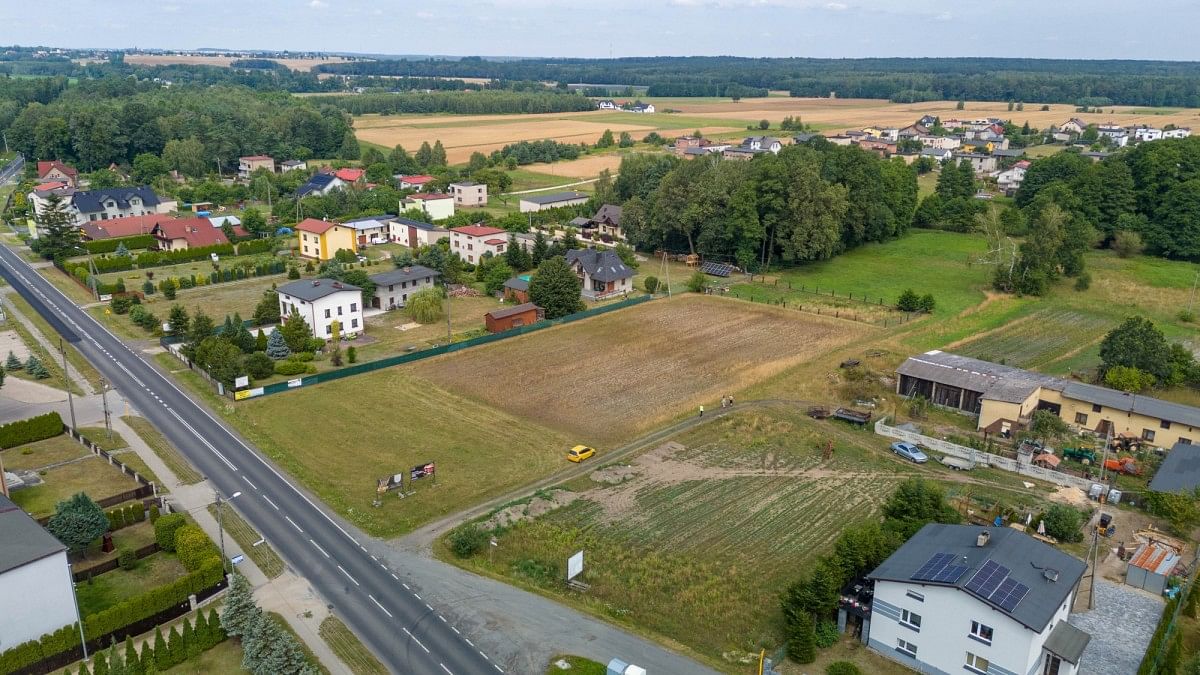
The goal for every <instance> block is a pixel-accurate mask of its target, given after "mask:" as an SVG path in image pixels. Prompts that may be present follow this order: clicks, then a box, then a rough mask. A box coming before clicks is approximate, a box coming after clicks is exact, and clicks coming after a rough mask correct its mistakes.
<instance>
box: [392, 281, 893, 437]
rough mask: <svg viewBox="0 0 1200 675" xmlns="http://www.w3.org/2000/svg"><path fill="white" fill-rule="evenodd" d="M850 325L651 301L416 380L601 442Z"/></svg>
mask: <svg viewBox="0 0 1200 675" xmlns="http://www.w3.org/2000/svg"><path fill="white" fill-rule="evenodd" d="M866 330H873V329H869V328H865V327H863V326H861V325H859V324H850V323H849V322H840V321H837V320H834V319H824V318H822V317H815V316H811V315H807V314H801V313H799V312H794V311H790V310H786V309H780V308H776V307H769V306H765V305H757V304H753V303H749V302H744V301H740V300H732V299H728V298H717V297H712V296H698V295H686V296H677V297H674V298H670V299H665V300H656V301H653V302H648V303H645V304H643V305H638V306H636V307H632V308H629V309H623V310H620V311H616V312H612V313H609V314H605V315H602V316H598V317H595V318H593V319H587V320H585V321H579V322H576V323H572V324H567V325H564V326H560V327H556V328H551V329H548V330H543V331H539V332H536V333H531V334H529V335H525V336H522V337H517V338H513V339H510V340H503V341H500V342H497V343H495V344H491V345H488V346H485V347H478V348H475V349H470V350H467V351H464V352H459V353H456V354H451V355H448V356H445V357H438V358H434V359H429V360H426V361H422V362H420V363H417V364H414V365H413V366H412V368H413V372H414V374H416V375H418V376H420V377H422V378H426V379H429V380H430V381H432V382H434V383H435V384H437V385H439V386H441V387H444V388H446V389H448V390H450V391H454V392H456V393H460V394H463V395H465V396H467V397H469V398H473V399H476V400H480V401H482V402H484V403H487V404H488V405H491V406H495V407H496V408H499V409H501V410H504V411H505V412H508V413H511V414H514V415H516V416H518V417H522V418H525V419H528V420H530V421H533V422H536V423H538V424H542V425H545V426H547V427H550V428H554V429H558V430H561V431H564V432H567V433H569V434H572V435H573V436H574V437H575V438H577V439H578V442H580V443H590V444H596V445H598V446H600V449H601V450H603V449H604V448H605V447H611V444H618V443H620V442H622V441H627V440H629V439H631V438H633V437H636V436H637V435H639V434H640V433H642V432H645V431H647V430H648V429H651V428H653V427H656V426H660V425H662V424H663V423H665V422H668V421H670V420H672V419H674V418H676V417H678V416H680V415H681V414H685V413H688V412H690V411H694V410H695V409H696V407H697V406H699V405H701V404H703V405H705V406H707V407H708V409H709V410H712V409H714V408H716V407H718V406H719V400H720V398H721V396H723V395H725V394H733V393H735V392H737V391H739V390H740V389H743V388H745V387H747V386H749V385H751V384H754V383H755V382H758V381H760V380H762V379H764V378H766V377H769V376H771V375H774V374H776V373H778V372H780V371H782V370H784V369H786V368H789V367H791V366H794V365H796V364H799V363H802V362H805V361H808V360H811V359H813V358H815V357H817V356H819V355H820V354H822V353H824V352H827V351H829V350H830V349H832V348H834V347H837V346H839V345H841V344H844V343H845V342H847V341H849V340H850V339H853V338H856V337H861V335H862V333H863V332H864V331H866Z"/></svg>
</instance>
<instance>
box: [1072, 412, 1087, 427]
mask: <svg viewBox="0 0 1200 675" xmlns="http://www.w3.org/2000/svg"><path fill="white" fill-rule="evenodd" d="M1075 424H1087V413H1075Z"/></svg>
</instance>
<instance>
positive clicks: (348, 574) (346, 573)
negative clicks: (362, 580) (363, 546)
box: [337, 565, 362, 586]
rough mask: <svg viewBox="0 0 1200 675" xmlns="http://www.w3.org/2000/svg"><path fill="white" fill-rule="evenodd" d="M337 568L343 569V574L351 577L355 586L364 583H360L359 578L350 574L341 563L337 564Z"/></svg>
mask: <svg viewBox="0 0 1200 675" xmlns="http://www.w3.org/2000/svg"><path fill="white" fill-rule="evenodd" d="M337 568H338V569H339V570H342V574H345V575H346V578H347V579H349V580H350V581H353V582H354V585H355V586H361V585H362V584H359V583H358V579H355V578H354V577H352V576H350V573H349V572H347V571H346V570H345V568H343V567H342V566H341V565H338V566H337Z"/></svg>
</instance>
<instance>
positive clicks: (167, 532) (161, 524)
mask: <svg viewBox="0 0 1200 675" xmlns="http://www.w3.org/2000/svg"><path fill="white" fill-rule="evenodd" d="M184 525H187V519H186V518H184V517H183V514H182V513H167V514H164V515H161V516H159V517H158V520H156V521H154V541H156V542H158V545H159V547H160V548H162V550H164V551H168V552H171V553H174V552H175V532H176V531H177V530H179V528H181V527H183V526H184Z"/></svg>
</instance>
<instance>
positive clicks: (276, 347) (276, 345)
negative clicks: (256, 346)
mask: <svg viewBox="0 0 1200 675" xmlns="http://www.w3.org/2000/svg"><path fill="white" fill-rule="evenodd" d="M291 353H292V350H290V349H288V346H287V342H286V341H285V340H284V339H283V333H280V332H279V327H278V326H276V327H275V328H272V329H271V335H270V336H269V337H268V338H267V356H269V357H271V358H273V359H275V360H276V361H278V360H279V359H286V358H287V357H288V356H289V355H291Z"/></svg>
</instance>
